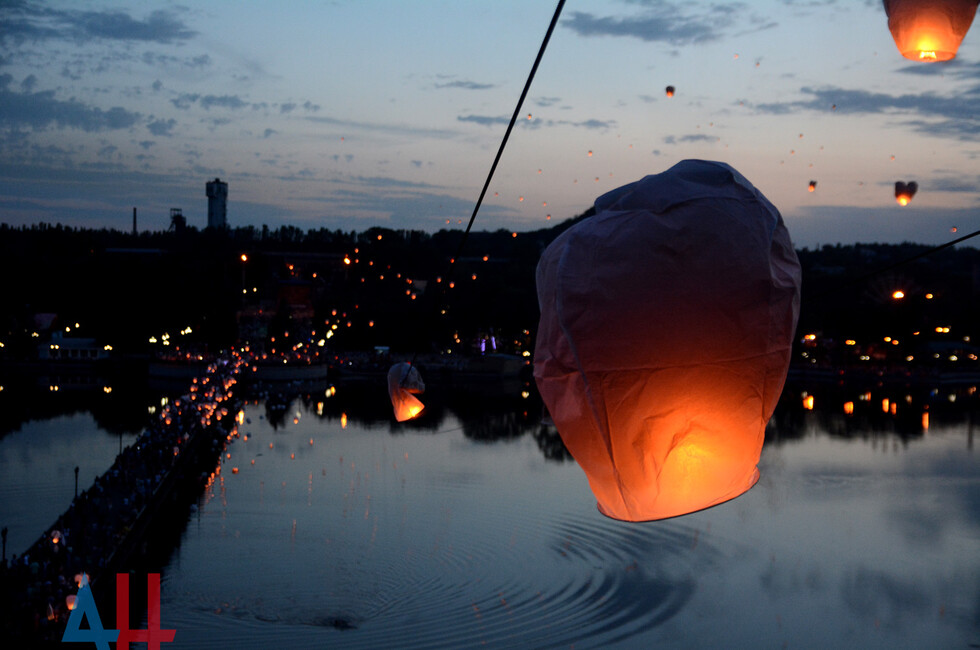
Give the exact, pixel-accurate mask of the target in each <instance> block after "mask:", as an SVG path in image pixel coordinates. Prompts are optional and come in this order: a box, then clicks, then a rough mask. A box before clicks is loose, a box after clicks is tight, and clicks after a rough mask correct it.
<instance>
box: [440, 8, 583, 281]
mask: <svg viewBox="0 0 980 650" xmlns="http://www.w3.org/2000/svg"><path fill="white" fill-rule="evenodd" d="M564 6H565V0H558V6H557V7H556V8H555V15H554V16H552V17H551V24H550V25H548V31H547V32H546V33H545V35H544V40H543V41H542V42H541V48H540V49H539V50H538V56H537V57H536V58H535V59H534V65H532V66H531V73H530V74H529V75H528V76H527V82H526V83H525V84H524V90H523V91H522V92H521V97H520V99H518V100H517V106H516V107H515V108H514V114H513V115H512V116H511V118H510V124H508V125H507V131H505V132H504V139H503V140H501V142H500V148H499V149H497V155H496V157H494V159H493V164H492V165H490V173H489V174H487V180H486V182H484V183H483V189H482V190H481V191H480V196H479V198H477V200H476V205H475V206H473V214H471V215H470V221H469V223H467V224H466V230H465V231H463V237H462V239H460V240H459V246H458V247H457V248H456V255H454V256H453V258H452V259H451V260H449V272H448V273H447V274H446V280H447V282H448V280H449V279H450V277H451V276H452V270H453V267H454V266H455V264H456V260H457V259H459V256H460V253H462V251H463V245H464V244H465V243H466V238H467V237H468V236H469V234H470V230H471V229H472V228H473V222H474V221H476V214H477V212H479V211H480V206H481V205H482V204H483V197H484V196H486V194H487V189H488V188H489V187H490V181H491V180H492V179H493V173H494V171H496V169H497V163H499V162H500V156H501V155H503V153H504V147H505V146H507V139H508V138H509V137H510V132H511V131H512V130H513V129H514V124H515V123H516V122H517V117H518V115H520V113H521V106H523V105H524V98H525V97H527V91H528V90H530V88H531V82H532V81H533V80H534V73H535V72H537V71H538V64H539V63H541V58H542V57H543V56H544V51H545V48H547V47H548V41H549V40H550V39H551V33H552V32H553V31H555V25H556V24H558V17H559V16H560V15H561V10H562V7H564Z"/></svg>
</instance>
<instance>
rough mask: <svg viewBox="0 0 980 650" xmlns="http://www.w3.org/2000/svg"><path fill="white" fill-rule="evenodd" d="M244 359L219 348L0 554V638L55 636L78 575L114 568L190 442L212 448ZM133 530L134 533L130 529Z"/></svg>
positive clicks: (181, 472)
mask: <svg viewBox="0 0 980 650" xmlns="http://www.w3.org/2000/svg"><path fill="white" fill-rule="evenodd" d="M246 363H247V361H246V360H245V359H243V358H242V357H241V356H238V355H226V356H224V357H221V358H219V359H217V360H215V361H214V362H213V363H211V364H210V365H209V366H208V368H207V372H206V373H205V374H204V375H203V376H201V377H197V378H194V379H193V380H192V384H191V385H190V387H189V390H188V392H187V393H185V394H184V395H182V396H181V397H179V398H177V399H174V400H172V401H170V402H169V403H167V404H166V405H165V406H164V407H163V409H162V410H161V412H160V413H159V416H158V417H155V418H154V419H153V420H152V422H151V423H150V424H149V425H148V426H147V428H146V429H145V430H144V431H143V432H142V433H141V435H140V436H139V438H138V439H137V440H136V441H135V442H134V443H133V444H132V445H130V446H129V447H127V448H126V449H124V450H123V451H122V453H120V454H119V455H118V456H117V457H116V459H115V462H114V463H113V464H112V466H111V467H110V468H109V469H108V470H107V471H106V472H105V473H104V474H103V475H102V476H100V477H98V478H96V479H95V482H94V483H93V485H92V486H91V487H90V488H88V489H87V490H85V491H84V492H82V493H81V494H79V495H78V496H77V497H76V498H75V499H74V500H73V501H72V503H71V505H70V506H69V507H68V509H67V510H66V511H65V512H64V513H63V514H62V515H61V516H60V517H58V519H57V521H55V523H54V524H53V525H52V526H51V527H50V528H49V529H47V530H46V531H44V533H43V534H42V535H41V536H40V538H39V539H38V540H37V541H36V542H35V543H34V544H33V545H32V546H31V547H30V548H29V549H27V550H26V551H24V552H23V553H21V554H20V555H16V554H15V555H12V556H11V557H10V558H9V561H8V560H7V558H4V559H3V560H2V561H0V612H2V613H0V638H8V639H17V638H23V639H49V640H54V641H57V640H60V638H61V635H62V633H63V631H64V629H65V624H66V622H67V620H68V617H69V615H70V610H71V609H72V608H73V605H74V602H75V594H76V593H77V592H78V588H79V585H80V584H81V583H82V581H83V580H87V581H90V582H91V583H92V584H95V583H96V581H98V580H99V578H100V577H101V576H102V575H103V574H106V573H107V572H112V571H114V570H115V569H118V568H121V567H119V566H117V564H119V560H120V559H121V558H120V556H121V555H123V554H124V553H125V549H127V548H129V547H131V546H132V545H133V544H136V543H138V540H134V539H131V537H133V535H134V531H138V530H139V529H140V527H141V524H143V523H145V521H146V519H147V518H152V516H153V514H154V512H155V509H156V508H157V506H159V503H160V501H161V500H162V499H164V498H165V497H166V496H167V493H168V492H169V491H170V490H171V489H172V488H173V486H174V483H175V482H177V481H181V480H189V479H196V478H203V479H204V480H207V478H208V477H207V475H205V476H203V477H200V475H197V476H191V475H189V474H188V472H187V471H185V470H187V469H188V467H187V465H188V462H185V460H186V459H187V457H189V456H191V450H193V449H203V450H210V451H213V452H214V458H215V459H217V455H218V453H220V449H221V448H222V447H223V442H224V440H225V439H226V438H229V437H230V436H231V435H233V434H234V427H235V424H236V419H238V418H239V417H240V415H239V412H238V409H237V408H236V407H234V406H233V404H235V401H234V400H233V391H232V387H233V386H234V385H235V383H236V381H237V378H238V375H239V373H240V372H241V370H242V368H243V366H244V364H246ZM135 534H136V535H138V534H139V533H138V532H137V533H135Z"/></svg>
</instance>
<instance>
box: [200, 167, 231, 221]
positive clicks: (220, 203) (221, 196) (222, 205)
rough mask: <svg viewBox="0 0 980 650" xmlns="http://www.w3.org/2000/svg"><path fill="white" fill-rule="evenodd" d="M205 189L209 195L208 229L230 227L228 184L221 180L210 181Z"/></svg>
mask: <svg viewBox="0 0 980 650" xmlns="http://www.w3.org/2000/svg"><path fill="white" fill-rule="evenodd" d="M205 188H206V189H207V195H208V228H226V227H227V226H228V183H222V182H221V179H220V178H216V179H214V180H213V181H209V182H208V183H207V184H206V185H205Z"/></svg>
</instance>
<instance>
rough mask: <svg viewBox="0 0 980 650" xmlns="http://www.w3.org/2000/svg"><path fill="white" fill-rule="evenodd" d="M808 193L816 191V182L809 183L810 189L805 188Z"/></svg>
mask: <svg viewBox="0 0 980 650" xmlns="http://www.w3.org/2000/svg"><path fill="white" fill-rule="evenodd" d="M807 189H808V190H809V191H810V192H813V191H814V190H816V189H817V181H810V187H808V188H807Z"/></svg>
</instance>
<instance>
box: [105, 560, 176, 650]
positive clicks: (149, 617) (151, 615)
mask: <svg viewBox="0 0 980 650" xmlns="http://www.w3.org/2000/svg"><path fill="white" fill-rule="evenodd" d="M116 627H118V628H119V638H117V639H116V650H129V643H130V642H131V641H132V642H134V643H137V642H143V643H146V644H147V645H146V647H147V650H160V643H161V642H163V643H173V640H174V635H175V634H176V633H177V630H161V629H160V574H159V573H151V574H149V575H147V577H146V629H145V630H131V629H129V574H128V573H117V574H116Z"/></svg>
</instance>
